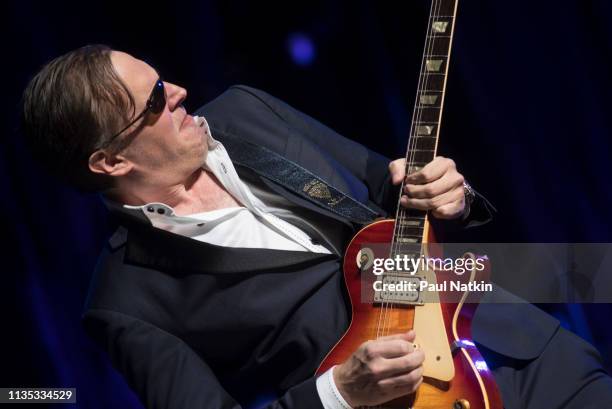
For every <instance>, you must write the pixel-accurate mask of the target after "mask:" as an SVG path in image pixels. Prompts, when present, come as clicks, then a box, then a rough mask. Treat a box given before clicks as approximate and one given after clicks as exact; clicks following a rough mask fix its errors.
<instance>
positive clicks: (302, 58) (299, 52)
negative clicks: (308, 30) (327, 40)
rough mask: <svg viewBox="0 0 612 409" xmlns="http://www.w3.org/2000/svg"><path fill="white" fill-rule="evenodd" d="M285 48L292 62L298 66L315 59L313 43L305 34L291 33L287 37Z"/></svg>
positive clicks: (306, 64) (305, 64) (310, 62)
mask: <svg viewBox="0 0 612 409" xmlns="http://www.w3.org/2000/svg"><path fill="white" fill-rule="evenodd" d="M287 48H288V51H289V55H291V59H292V60H293V62H294V63H295V64H297V65H300V66H308V65H310V64H312V62H313V61H314V59H315V55H316V49H315V45H314V43H313V42H312V40H311V39H310V37H308V36H307V35H305V34H303V33H293V34H290V35H289V37H288V38H287Z"/></svg>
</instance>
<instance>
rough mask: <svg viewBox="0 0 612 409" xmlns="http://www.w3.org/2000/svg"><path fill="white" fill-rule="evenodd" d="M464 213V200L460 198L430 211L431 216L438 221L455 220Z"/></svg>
mask: <svg viewBox="0 0 612 409" xmlns="http://www.w3.org/2000/svg"><path fill="white" fill-rule="evenodd" d="M464 211H465V198H461V199H460V200H457V201H455V202H453V203H449V204H446V205H444V206H440V207H438V208H437V209H434V210H432V211H431V214H433V215H434V217H436V218H438V219H456V218H457V217H459V216H461V215H462V214H463V212H464Z"/></svg>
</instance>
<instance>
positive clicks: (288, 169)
mask: <svg viewBox="0 0 612 409" xmlns="http://www.w3.org/2000/svg"><path fill="white" fill-rule="evenodd" d="M222 135H223V138H222V141H223V146H225V148H226V149H227V151H228V153H229V155H230V158H231V159H232V161H233V162H235V163H236V164H238V165H241V166H244V167H246V168H249V169H251V170H252V171H253V172H255V173H257V174H258V175H260V176H263V177H265V178H267V179H270V180H272V181H274V182H276V183H278V184H280V185H281V186H283V187H284V188H286V189H288V190H289V191H291V192H293V193H295V194H296V195H298V196H301V197H303V198H305V199H307V200H309V201H311V202H314V203H316V204H317V205H319V206H321V207H323V208H324V209H326V210H328V211H330V212H332V213H335V214H337V215H339V216H342V217H344V218H346V219H348V220H350V221H352V222H354V223H359V224H367V223H370V222H372V221H373V220H374V219H375V218H377V217H379V216H381V215H380V214H379V213H377V212H376V211H374V210H372V209H370V208H369V207H368V206H366V205H364V204H363V203H361V202H359V201H357V200H355V199H354V198H352V197H351V196H349V195H347V194H346V193H344V192H342V191H340V190H338V189H337V188H335V187H334V186H332V185H331V184H329V183H327V182H326V181H324V180H323V179H321V178H320V177H318V176H317V175H315V174H314V173H312V172H310V171H309V170H307V169H305V168H303V167H302V166H300V165H298V164H297V163H295V162H293V161H290V160H289V159H286V158H284V157H282V156H281V155H279V154H277V153H275V152H273V151H271V150H269V149H267V148H265V147H263V146H261V145H255V144H253V143H251V142H249V141H245V140H242V139H239V138H237V137H236V136H234V135H229V134H227V133H222Z"/></svg>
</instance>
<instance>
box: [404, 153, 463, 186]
mask: <svg viewBox="0 0 612 409" xmlns="http://www.w3.org/2000/svg"><path fill="white" fill-rule="evenodd" d="M451 168H455V162H454V161H453V160H452V159H448V158H444V157H442V156H437V157H436V158H435V159H434V160H432V161H431V162H429V163H428V164H427V165H425V166H424V167H423V169H421V170H419V171H418V172H415V173H412V174H410V175H408V176H406V182H408V183H411V184H423V183H429V182H433V181H434V180H436V179H439V178H440V177H441V176H442V175H443V174H445V173H446V172H447V171H448V170H449V169H451Z"/></svg>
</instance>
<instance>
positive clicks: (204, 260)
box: [109, 210, 337, 275]
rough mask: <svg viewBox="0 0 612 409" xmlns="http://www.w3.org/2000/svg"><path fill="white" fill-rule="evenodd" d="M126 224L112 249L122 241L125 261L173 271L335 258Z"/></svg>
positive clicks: (248, 269)
mask: <svg viewBox="0 0 612 409" xmlns="http://www.w3.org/2000/svg"><path fill="white" fill-rule="evenodd" d="M120 211H121V212H125V211H124V210H120ZM124 220H125V218H124ZM124 225H125V224H124ZM125 226H126V227H120V228H119V229H118V230H117V232H116V233H115V234H114V235H113V236H112V237H111V239H110V240H109V246H110V247H111V249H112V250H115V251H116V250H117V249H118V248H119V247H122V246H123V245H125V246H126V251H125V259H124V261H125V262H127V263H130V264H135V265H138V266H142V267H148V268H153V269H156V270H161V271H167V272H171V273H173V274H181V275H185V274H193V273H207V274H222V273H257V272H261V271H271V270H277V269H282V268H284V267H287V266H290V265H291V266H295V265H302V264H304V265H308V264H311V263H318V262H321V261H324V260H332V259H334V258H337V256H336V255H333V254H321V253H311V252H306V251H284V250H272V249H256V248H253V249H252V248H233V247H221V246H216V245H212V244H208V243H204V242H201V241H198V240H194V239H191V238H189V237H185V236H181V235H178V234H174V233H171V232H168V231H165V230H161V229H157V228H155V227H153V226H151V225H145V224H144V223H142V222H141V221H138V222H136V223H134V222H131V223H129V224H128V225H125Z"/></svg>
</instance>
